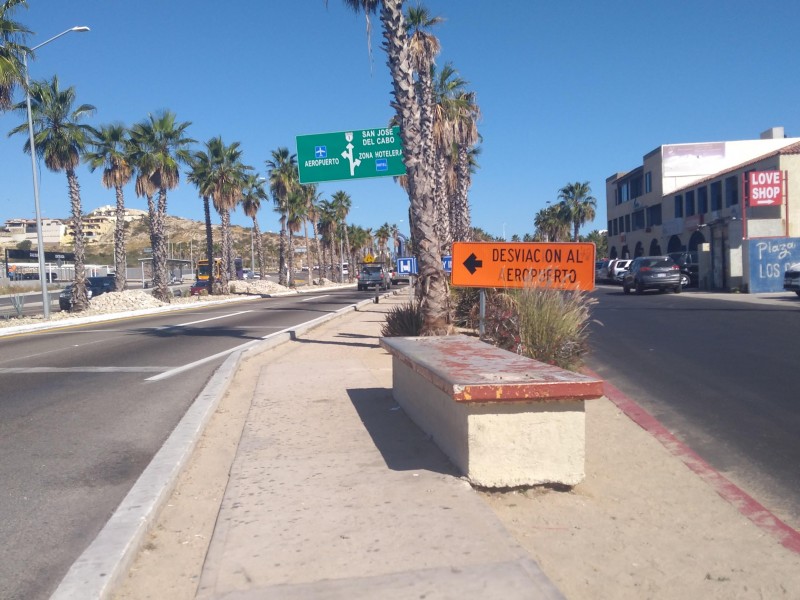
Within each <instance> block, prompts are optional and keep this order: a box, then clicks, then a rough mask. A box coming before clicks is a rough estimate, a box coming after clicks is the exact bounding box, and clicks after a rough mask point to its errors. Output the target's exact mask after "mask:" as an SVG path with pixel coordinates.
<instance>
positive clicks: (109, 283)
mask: <svg viewBox="0 0 800 600" xmlns="http://www.w3.org/2000/svg"><path fill="white" fill-rule="evenodd" d="M74 285H75V284H74V283H68V284H67V286H66V287H65V288H64V289H63V290H61V293H60V294H59V295H58V306H59V307H60V308H61V310H70V309H71V308H72V290H73V286H74ZM116 291H117V280H116V278H115V277H114V276H113V275H106V276H105V277H87V278H86V296H87V298H88V299H89V300H91V299H92V298H94V297H96V296H100V295H102V294H105V293H106V292H116Z"/></svg>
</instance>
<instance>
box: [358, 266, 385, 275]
mask: <svg viewBox="0 0 800 600" xmlns="http://www.w3.org/2000/svg"><path fill="white" fill-rule="evenodd" d="M361 272H362V273H363V274H364V275H375V274H377V273H380V272H381V268H380V267H364V268H363V269H361Z"/></svg>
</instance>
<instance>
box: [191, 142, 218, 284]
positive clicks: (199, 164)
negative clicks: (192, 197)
mask: <svg viewBox="0 0 800 600" xmlns="http://www.w3.org/2000/svg"><path fill="white" fill-rule="evenodd" d="M206 148H208V146H207V145H206ZM186 178H187V179H188V180H189V182H190V183H192V184H194V185H195V186H196V187H197V191H198V193H199V194H200V197H201V198H202V199H203V214H204V217H205V228H206V259H207V260H208V264H209V267H210V268H209V274H208V280H209V287H208V290H209V293H211V294H213V293H214V268H213V267H212V265H213V264H214V233H213V229H212V227H211V196H212V195H213V193H214V188H213V181H212V180H211V157H210V156H209V155H208V153H207V152H205V151H203V150H200V151H197V152H195V153H194V154H193V155H192V159H191V161H190V163H189V172H188V173H187V174H186Z"/></svg>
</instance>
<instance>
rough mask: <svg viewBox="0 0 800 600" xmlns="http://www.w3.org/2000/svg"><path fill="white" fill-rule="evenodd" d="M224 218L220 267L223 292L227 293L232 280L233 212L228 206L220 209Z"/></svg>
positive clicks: (221, 216) (222, 218)
mask: <svg viewBox="0 0 800 600" xmlns="http://www.w3.org/2000/svg"><path fill="white" fill-rule="evenodd" d="M219 215H220V218H221V220H222V262H221V264H220V268H219V278H220V285H221V287H222V293H223V294H224V293H227V291H228V282H229V281H230V270H229V269H230V255H231V229H230V227H231V213H230V211H229V210H228V209H227V208H222V209H220V211H219Z"/></svg>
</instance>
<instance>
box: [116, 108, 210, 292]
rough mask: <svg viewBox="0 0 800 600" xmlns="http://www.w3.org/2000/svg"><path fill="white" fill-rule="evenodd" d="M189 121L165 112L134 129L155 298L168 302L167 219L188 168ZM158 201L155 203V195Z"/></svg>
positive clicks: (139, 182)
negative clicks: (172, 198)
mask: <svg viewBox="0 0 800 600" xmlns="http://www.w3.org/2000/svg"><path fill="white" fill-rule="evenodd" d="M189 125H191V123H190V122H188V121H186V122H183V123H178V122H177V120H176V115H175V113H173V112H171V111H164V112H161V113H159V114H158V115H156V116H153V115H152V114H151V115H148V118H147V120H145V121H142V122H141V123H137V124H136V125H135V126H134V127H133V128H132V129H131V141H132V143H133V147H134V148H135V150H134V152H133V157H134V162H135V164H136V167H137V169H138V170H139V177H138V178H137V189H140V190H141V191H142V192H144V193H145V194H147V197H148V208H149V209H150V212H151V213H152V214H151V222H150V238H151V243H152V245H153V296H154V297H155V298H158V299H159V300H161V301H162V302H169V301H170V299H171V297H172V294H171V293H170V291H169V288H168V287H167V285H168V284H169V280H168V278H167V240H166V236H165V235H164V232H165V220H166V216H167V192H168V191H169V190H173V189H175V188H176V187H178V183H180V170H179V166H180V165H181V164H189V163H190V161H191V154H190V151H189V148H188V147H189V145H190V144H193V143H194V142H195V140H193V139H191V138H189V137H186V135H185V132H186V129H187V128H188V127H189ZM155 192H157V193H158V199H157V201H155V202H154V201H153V195H154V193H155Z"/></svg>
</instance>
